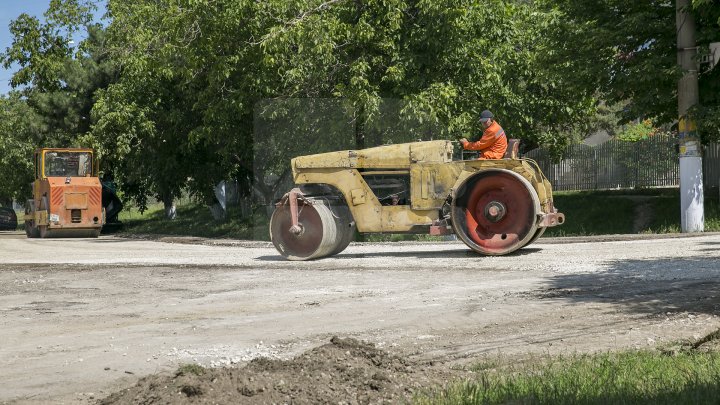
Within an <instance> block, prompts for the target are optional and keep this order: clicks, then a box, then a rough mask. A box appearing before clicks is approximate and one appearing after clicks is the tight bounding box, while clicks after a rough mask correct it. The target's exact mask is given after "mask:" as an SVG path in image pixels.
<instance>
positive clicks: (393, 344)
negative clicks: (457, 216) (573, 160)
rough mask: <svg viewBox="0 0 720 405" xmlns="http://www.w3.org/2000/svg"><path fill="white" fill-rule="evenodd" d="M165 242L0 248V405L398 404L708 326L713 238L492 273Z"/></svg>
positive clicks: (716, 264)
mask: <svg viewBox="0 0 720 405" xmlns="http://www.w3.org/2000/svg"><path fill="white" fill-rule="evenodd" d="M168 242H169V241H165V242H162V241H150V240H125V239H120V238H113V237H101V238H100V239H97V240H63V239H58V240H27V239H24V238H23V237H22V236H21V235H19V234H12V233H11V234H7V233H0V331H2V332H0V334H1V339H0V342H2V343H0V379H2V380H3V381H4V384H3V387H2V388H1V389H0V403H23V404H24V403H48V402H52V403H97V402H98V401H100V400H104V401H105V403H138V402H148V403H152V402H153V401H155V402H158V403H166V402H171V403H176V402H179V401H189V402H193V401H194V402H201V401H205V402H213V401H216V402H223V401H225V402H236V401H234V400H233V401H230V400H225V399H224V398H226V397H223V395H236V396H235V397H232V398H236V399H237V401H240V400H242V402H249V403H253V402H251V401H257V403H272V402H277V403H283V402H289V399H288V398H290V399H292V400H294V401H295V402H311V403H312V402H325V399H324V398H331V399H332V400H333V402H339V401H345V402H347V403H381V402H383V401H385V402H393V403H396V402H398V401H397V399H398V398H401V397H402V398H409V397H410V396H412V395H413V394H414V393H416V392H418V391H419V390H424V389H429V388H431V387H432V386H434V385H435V384H444V383H447V382H449V381H451V380H453V379H456V378H466V377H467V376H468V374H467V372H466V371H462V370H463V368H464V366H466V365H469V364H472V363H474V362H478V361H484V360H487V359H494V358H497V357H498V356H500V357H505V358H522V357H527V356H536V355H548V354H549V355H552V354H572V353H587V352H595V351H607V350H622V349H628V348H651V349H653V348H663V347H665V346H667V345H671V344H675V342H678V341H693V342H694V341H697V340H699V339H701V338H702V337H704V336H706V335H708V334H710V333H711V332H713V331H715V330H717V329H718V328H720V317H719V315H720V285H719V284H718V280H720V235H717V234H710V235H701V236H692V237H689V236H684V237H677V238H675V237H667V236H666V237H651V238H643V239H640V238H637V237H633V238H628V237H623V238H616V239H615V240H614V239H613V237H607V236H606V237H603V238H594V239H593V238H591V239H589V240H588V239H586V240H578V239H569V238H566V239H562V240H554V239H540V240H539V241H538V243H535V244H533V245H532V246H530V247H527V248H525V249H522V250H520V251H518V252H516V253H515V254H512V255H509V256H503V257H480V256H477V255H474V254H472V253H470V252H469V251H468V250H467V249H466V248H465V247H464V245H462V244H459V243H436V244H432V243H401V244H392V243H388V244H353V245H351V246H350V247H349V248H348V250H347V251H345V252H343V253H342V254H340V255H338V256H336V257H333V258H328V259H323V260H318V261H315V262H302V263H297V262H287V261H284V260H282V258H281V257H279V256H278V254H277V253H276V252H275V251H274V249H272V247H270V246H269V245H268V244H262V243H250V244H246V243H238V242H233V241H206V240H193V241H192V243H191V244H187V243H168ZM173 242H182V240H174V241H173ZM334 336H338V337H339V338H336V339H333V337H334ZM363 342H366V343H363ZM710 344H711V343H710V342H708V345H710ZM705 347H709V346H705ZM184 364H199V365H202V366H203V367H209V368H211V370H209V371H207V372H206V374H203V375H200V376H197V375H194V374H192V373H183V374H182V375H176V371H177V370H178V367H179V366H181V365H184ZM144 376H147V377H144ZM373 376H375V377H373ZM251 378H252V381H251V380H250V379H251ZM281 381H282V383H280V382H281ZM251 383H252V384H251ZM138 384H139V385H138ZM166 387H167V388H166ZM331 388H332V390H331ZM243 392H244V394H243ZM245 394H252V395H245Z"/></svg>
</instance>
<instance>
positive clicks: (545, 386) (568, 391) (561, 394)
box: [413, 351, 720, 405]
mask: <svg viewBox="0 0 720 405" xmlns="http://www.w3.org/2000/svg"><path fill="white" fill-rule="evenodd" d="M719 380H720V353H716V352H709V353H702V352H692V351H691V352H682V353H679V354H677V355H675V356H668V355H664V354H660V353H657V352H650V351H637V352H636V351H630V352H621V353H602V354H595V355H575V356H572V357H559V358H549V359H547V360H545V361H543V362H541V363H539V364H535V365H529V366H526V367H525V368H522V369H521V368H519V367H513V368H511V369H509V370H503V369H501V370H500V371H496V370H488V371H482V369H481V371H480V372H479V373H478V375H477V377H475V378H473V379H471V380H468V381H466V382H463V383H459V384H454V385H451V386H450V387H449V388H447V389H444V390H443V391H441V392H439V393H437V394H435V395H434V396H427V397H418V398H416V399H415V400H414V401H413V402H414V403H416V404H468V405H469V404H507V403H513V404H620V403H622V404H648V405H649V404H653V405H654V404H712V403H715V402H716V401H717V393H718V390H719V389H720V387H719V386H718V381H719Z"/></svg>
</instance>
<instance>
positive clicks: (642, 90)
mask: <svg viewBox="0 0 720 405" xmlns="http://www.w3.org/2000/svg"><path fill="white" fill-rule="evenodd" d="M538 3H539V4H541V5H543V7H544V9H545V10H547V11H548V12H552V13H557V14H558V15H559V16H561V18H562V19H563V20H564V21H565V23H564V24H561V25H557V26H556V27H555V28H556V29H555V30H554V31H553V32H552V37H553V38H554V43H555V51H554V52H552V53H549V54H547V56H546V58H545V59H546V61H545V63H547V64H567V65H568V66H570V67H571V71H572V72H573V74H572V75H569V76H568V81H569V82H571V83H572V85H573V86H574V87H575V88H576V89H578V91H583V92H594V94H595V95H596V97H597V98H599V99H602V100H605V101H607V102H608V103H610V104H616V103H622V102H627V105H626V107H625V108H624V109H623V111H622V112H621V120H622V122H629V121H631V120H633V119H637V118H653V119H654V120H655V121H656V122H657V123H659V124H665V123H671V122H673V121H675V120H676V119H677V96H676V91H677V83H678V79H679V78H680V75H681V72H680V70H679V68H678V67H677V49H676V40H677V38H676V27H675V1H673V0H649V1H623V0H600V1H596V0H561V1H542V2H538ZM693 5H694V8H693V13H695V16H696V21H697V29H698V36H697V39H698V46H699V49H700V50H701V51H702V50H704V49H707V46H708V45H709V43H710V42H715V41H718V40H719V38H718V37H717V32H718V28H719V27H720V26H719V25H718V24H719V23H720V21H719V17H720V7H719V6H718V5H717V2H715V1H710V0H696V1H694V2H693ZM719 74H720V69H718V68H716V69H714V70H711V71H710V70H708V68H707V65H701V69H700V75H699V80H700V83H699V85H700V89H701V92H700V106H699V107H698V109H697V110H696V112H695V113H696V114H698V115H699V116H700V117H701V119H700V123H701V125H702V124H703V123H704V125H702V127H701V128H700V129H701V136H702V138H703V140H704V141H712V140H718V139H720V130H718V129H719V128H720V126H718V125H717V124H718V121H717V119H716V118H714V116H715V115H717V114H716V113H717V112H718V107H719V106H720V97H718V95H717V94H718V92H719V90H720V87H718V86H720V80H719V79H720V77H719V76H718V75H719Z"/></svg>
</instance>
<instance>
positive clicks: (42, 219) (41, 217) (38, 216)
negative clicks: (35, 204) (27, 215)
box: [34, 210, 48, 226]
mask: <svg viewBox="0 0 720 405" xmlns="http://www.w3.org/2000/svg"><path fill="white" fill-rule="evenodd" d="M34 220H35V226H40V225H47V224H48V213H47V211H45V210H42V211H35V218H34Z"/></svg>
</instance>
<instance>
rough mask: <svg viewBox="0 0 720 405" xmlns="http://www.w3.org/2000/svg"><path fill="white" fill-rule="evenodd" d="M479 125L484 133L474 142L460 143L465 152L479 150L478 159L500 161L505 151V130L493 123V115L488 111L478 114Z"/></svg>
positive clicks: (464, 141) (461, 140) (462, 140)
mask: <svg viewBox="0 0 720 405" xmlns="http://www.w3.org/2000/svg"><path fill="white" fill-rule="evenodd" d="M480 123H481V124H482V126H483V128H484V132H483V134H482V136H481V137H480V139H479V140H478V141H476V142H470V141H468V140H467V139H465V138H462V139H460V143H461V144H462V146H463V149H465V150H479V151H480V159H502V158H503V156H505V150H506V149H507V145H508V143H507V136H505V130H503V129H502V127H501V126H500V124H498V123H497V121H495V119H494V116H493V113H491V112H490V111H488V110H485V111H483V112H482V113H480Z"/></svg>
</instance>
